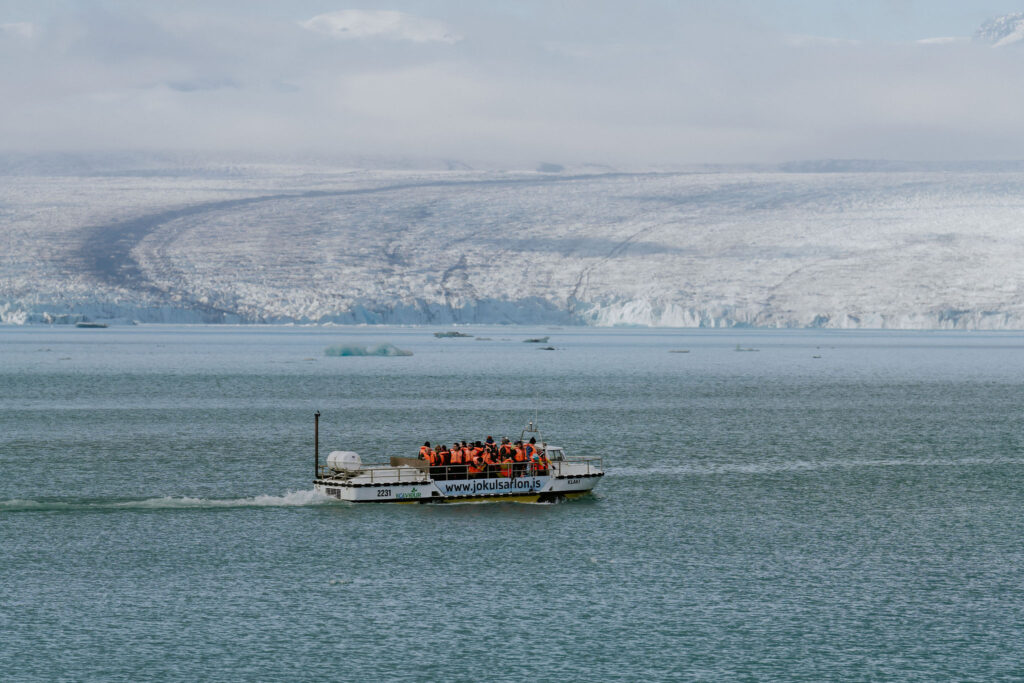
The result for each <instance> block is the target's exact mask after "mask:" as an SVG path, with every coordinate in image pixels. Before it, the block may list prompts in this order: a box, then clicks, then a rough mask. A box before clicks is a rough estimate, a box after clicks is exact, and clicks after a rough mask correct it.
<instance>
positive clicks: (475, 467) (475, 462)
mask: <svg viewBox="0 0 1024 683" xmlns="http://www.w3.org/2000/svg"><path fill="white" fill-rule="evenodd" d="M468 469H469V473H470V474H480V473H481V472H483V471H484V461H483V460H481V459H480V456H477V457H475V458H473V459H472V460H471V461H470V462H469V468H468Z"/></svg>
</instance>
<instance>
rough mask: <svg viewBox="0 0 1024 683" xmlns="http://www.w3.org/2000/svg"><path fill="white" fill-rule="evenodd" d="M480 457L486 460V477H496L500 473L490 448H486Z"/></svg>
mask: <svg viewBox="0 0 1024 683" xmlns="http://www.w3.org/2000/svg"><path fill="white" fill-rule="evenodd" d="M480 457H482V458H483V460H484V475H485V476H486V477H488V478H490V477H496V476H497V472H498V463H497V461H496V460H495V459H494V455H493V454H492V453H491V450H490V449H489V448H485V449H484V450H483V454H482V455H481V456H480Z"/></svg>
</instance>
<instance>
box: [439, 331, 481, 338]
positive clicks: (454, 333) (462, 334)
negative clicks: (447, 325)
mask: <svg viewBox="0 0 1024 683" xmlns="http://www.w3.org/2000/svg"><path fill="white" fill-rule="evenodd" d="M434 336H435V337H437V338H438V339H451V338H454V337H472V336H473V335H471V334H466V333H465V332H459V331H457V330H452V331H451V332H435V333H434Z"/></svg>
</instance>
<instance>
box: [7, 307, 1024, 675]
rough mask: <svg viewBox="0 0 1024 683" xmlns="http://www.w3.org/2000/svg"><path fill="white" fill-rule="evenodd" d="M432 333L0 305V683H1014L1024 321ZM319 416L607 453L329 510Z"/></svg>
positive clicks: (1021, 599)
mask: <svg viewBox="0 0 1024 683" xmlns="http://www.w3.org/2000/svg"><path fill="white" fill-rule="evenodd" d="M433 331H434V330H433V329H423V328H255V327H243V328H235V327H201V326H200V327H184V326H183V327H159V326H140V327H132V328H109V329H106V330H79V329H66V328H52V329H51V328H39V327H35V328H11V327H0V678H2V679H3V680H11V681H53V680H70V681H112V680H113V681H116V680H124V681H138V680H245V681H255V680H261V681H307V680H308V681H312V680H356V681H363V680H378V679H380V680H399V681H433V680H455V681H479V680H505V679H507V680H512V679H516V680H520V679H534V680H594V681H596V680H608V681H611V680H620V681H636V680H645V679H653V680H664V679H678V680H720V681H736V680H751V681H754V680H783V681H823V680H864V681H877V680H893V681H936V680H961V681H967V680H977V681H994V680H1020V679H1022V678H1024V664H1022V662H1024V646H1022V645H1021V643H1022V642H1024V573H1022V569H1021V567H1022V563H1024V515H1022V512H1021V511H1022V510H1024V492H1022V486H1021V483H1022V481H1024V476H1022V475H1024V416H1022V413H1021V406H1022V405H1024V335H1019V334H1005V333H1004V334H997V333H987V334H980V333H974V334H969V333H870V332H857V333H852V332H851V333H838V332H836V333H825V332H721V331H718V332H716V331H702V332H697V331H646V330H643V331H641V330H585V329H571V328H566V329H550V328H540V329H524V328H469V329H468V332H469V333H470V334H474V335H477V336H482V337H488V338H489V341H481V340H478V339H476V338H466V339H436V338H434V336H433V334H432V332H433ZM536 336H550V344H551V345H552V346H554V347H556V350H555V351H544V350H540V349H539V348H538V345H536V344H527V343H523V340H524V339H526V338H528V337H536ZM378 342H390V343H392V344H395V345H396V346H399V347H401V348H404V349H408V350H411V351H413V352H414V355H413V356H411V357H389V358H379V357H365V358H360V357H326V356H325V355H324V350H325V348H326V347H328V346H332V345H338V344H360V345H369V344H375V343H378ZM737 346H739V348H741V349H756V350H755V351H737ZM671 350H677V351H679V350H687V351H689V352H688V353H670V351H671ZM317 409H319V410H320V411H322V413H323V418H322V419H321V443H322V447H323V450H324V451H326V450H331V449H340V448H344V449H351V450H355V451H358V452H360V453H361V454H363V456H364V459H377V458H378V457H379V458H383V457H386V456H389V455H410V454H413V453H415V451H416V447H417V446H418V445H419V444H421V443H422V442H423V441H424V440H426V439H429V440H430V441H432V442H438V441H439V442H447V443H451V442H452V441H454V440H456V439H460V440H461V439H466V438H473V439H478V438H483V437H484V436H486V435H488V434H490V435H493V436H495V437H498V436H504V435H508V436H517V435H518V433H519V430H520V429H521V428H522V426H523V424H524V423H525V422H526V421H527V420H528V419H531V418H532V417H533V416H534V415H535V414H536V415H537V416H538V417H539V420H540V424H541V427H542V429H543V431H544V433H545V435H546V437H547V439H548V441H550V442H553V443H558V444H560V445H563V446H565V447H566V449H567V451H568V452H569V453H570V454H590V455H601V456H603V457H604V458H605V464H606V467H607V470H608V476H606V477H605V478H604V480H603V481H602V482H601V484H600V486H599V488H598V490H597V493H596V495H595V496H593V497H592V498H590V499H586V500H582V501H576V502H571V503H565V504H560V505H522V504H486V505H450V506H440V505H420V506H372V505H371V506H352V505H349V504H345V503H339V502H336V501H335V502H331V501H325V500H322V499H320V498H319V497H317V496H315V495H314V494H313V493H312V491H311V484H310V480H311V478H312V470H313V462H312V461H313V458H312V414H313V412H314V411H315V410H317Z"/></svg>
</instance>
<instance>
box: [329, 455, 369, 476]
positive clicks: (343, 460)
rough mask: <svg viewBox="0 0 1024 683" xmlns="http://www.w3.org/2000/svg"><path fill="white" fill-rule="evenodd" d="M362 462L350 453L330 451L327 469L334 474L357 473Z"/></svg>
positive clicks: (357, 456)
mask: <svg viewBox="0 0 1024 683" xmlns="http://www.w3.org/2000/svg"><path fill="white" fill-rule="evenodd" d="M362 466H363V461H362V459H360V457H359V454H358V453H353V452H352V451H331V453H330V455H328V456H327V467H329V468H330V469H332V470H334V471H335V472H358V471H359V468H360V467H362Z"/></svg>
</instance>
